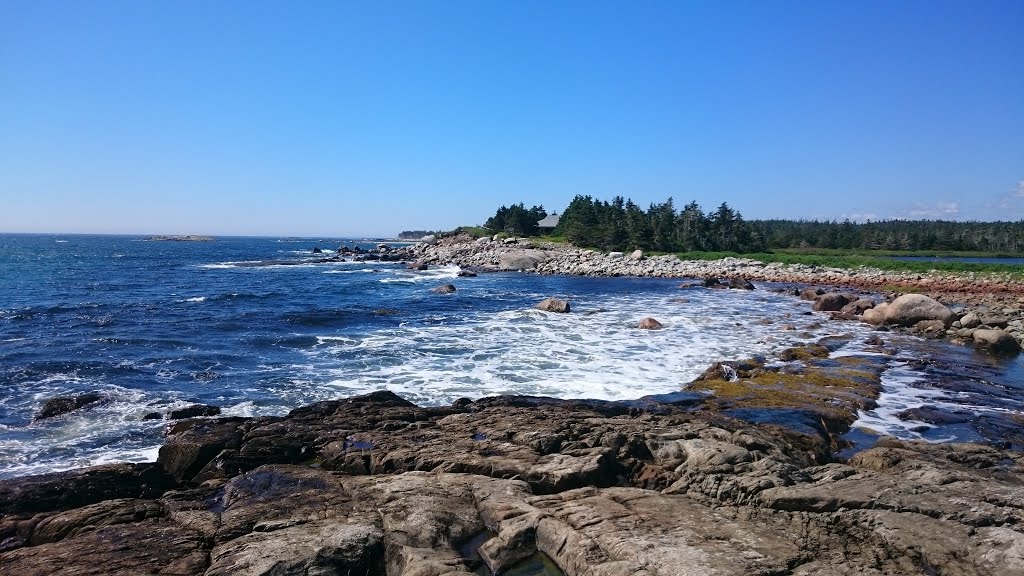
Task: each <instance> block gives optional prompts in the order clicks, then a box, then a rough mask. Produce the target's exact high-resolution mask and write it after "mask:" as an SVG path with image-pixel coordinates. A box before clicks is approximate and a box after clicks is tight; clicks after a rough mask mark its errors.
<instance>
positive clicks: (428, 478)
mask: <svg viewBox="0 0 1024 576" xmlns="http://www.w3.org/2000/svg"><path fill="white" fill-rule="evenodd" d="M467 248H468V250H467ZM535 249H536V248H528V247H526V246H524V245H522V244H520V243H507V244H506V243H493V242H491V243H489V244H487V245H485V244H484V243H479V244H475V243H472V244H471V243H470V242H454V241H453V242H451V243H449V242H448V241H443V242H441V243H439V244H437V245H426V244H424V245H421V246H417V247H415V248H412V249H410V252H411V254H409V255H408V256H409V258H408V259H410V260H416V261H418V262H421V263H424V264H427V265H428V266H429V265H433V264H442V263H443V264H447V263H457V264H459V265H461V266H464V267H466V268H467V269H468V268H469V267H471V266H477V267H481V268H489V267H493V268H506V269H530V268H531V266H528V265H527V264H529V263H530V261H531V260H532V259H534V258H536V262H534V263H533V266H532V268H533V269H534V270H537V271H540V272H546V273H564V270H566V269H570V268H574V267H575V268H576V269H579V272H575V273H578V274H597V275H615V274H616V273H618V274H620V275H627V273H626V271H628V270H636V271H639V273H636V274H634V275H660V274H662V270H664V275H666V276H677V275H678V276H691V277H695V278H715V279H717V278H721V279H724V282H721V283H719V285H732V284H734V285H737V286H739V285H741V284H742V283H741V282H739V281H738V279H739V278H741V277H742V278H745V279H748V280H752V281H763V280H765V279H766V278H764V277H763V276H759V275H758V272H757V270H756V269H757V268H761V269H762V274H766V275H767V274H773V275H774V274H778V275H779V276H777V280H778V281H779V282H787V283H801V284H811V285H813V286H815V287H817V286H827V285H828V284H829V283H828V282H825V281H823V280H821V276H820V275H819V276H818V277H817V278H818V279H807V280H799V279H797V277H796V276H789V277H788V278H783V276H784V275H785V274H789V273H793V274H796V273H797V272H799V270H796V271H794V270H793V269H790V268H787V267H778V266H774V267H772V266H763V265H761V266H757V265H753V264H749V265H748V264H744V263H743V262H742V261H726V262H718V263H680V264H678V265H677V264H676V263H675V262H672V260H671V259H670V258H650V259H633V258H631V257H630V256H629V255H622V256H606V255H594V256H588V258H589V259H590V260H593V262H590V263H581V262H579V261H574V260H573V254H574V253H573V252H572V249H561V250H562V251H565V252H566V253H567V254H568V255H563V254H560V253H556V254H543V255H542V256H540V255H537V254H535V253H533V252H525V251H528V250H535ZM524 252H525V254H524ZM547 252H558V251H556V250H548V251H547ZM456 253H458V255H456V256H453V254H456ZM639 256H640V258H642V255H639ZM541 258H543V261H542V260H541ZM517 259H518V260H517ZM503 260H504V262H503ZM560 262H561V263H560ZM737 262H739V263H738V264H737ZM588 266H589V267H591V268H592V269H591V270H586V269H585V268H586V267H588ZM716 267H717V268H716ZM684 269H685V270H686V271H680V270H684ZM819 272H820V271H819ZM814 273H815V272H814V271H808V274H809V275H811V274H814ZM826 273H827V274H831V273H832V272H826ZM861 274H864V275H870V273H868V272H858V274H857V275H861ZM808 277H810V276H808ZM890 278H891V276H890ZM469 281H472V280H469ZM837 284H838V283H837ZM843 284H845V285H846V286H847V287H848V288H847V289H845V290H843V291H840V292H834V291H828V290H822V292H823V293H822V294H818V290H816V289H813V288H812V289H810V290H809V291H804V290H801V292H804V293H805V297H807V298H809V299H810V298H813V299H814V300H815V307H816V308H817V309H819V310H822V311H826V310H828V309H832V310H834V314H836V315H842V314H850V317H851V318H853V319H857V317H858V316H863V315H864V314H868V315H869V316H870V315H871V313H870V312H868V311H869V310H874V308H865V309H863V310H859V314H858V313H856V312H854V311H849V312H843V311H842V309H843V308H845V307H846V306H849V305H852V304H855V303H856V302H857V301H859V300H860V298H859V296H863V295H864V294H856V295H854V294H851V295H850V297H847V296H844V294H846V293H847V292H852V291H853V289H855V288H863V289H867V288H868V286H867V285H866V284H865V285H859V284H857V283H856V282H845V283H843ZM701 286H703V283H701ZM695 289H703V287H700V288H695ZM790 291H794V290H793V289H792V288H790ZM951 293H952V292H951ZM933 294H934V295H936V296H941V295H940V294H939V293H933ZM794 295H795V294H794ZM840 296H842V298H840ZM853 296H858V298H857V299H856V300H853V299H852V297H853ZM436 297H437V298H445V297H446V296H441V295H438V296H436ZM998 297H999V298H1000V299H1001V300H999V301H1000V302H1004V303H1006V305H1005V306H1004V307H1003V308H1000V309H995V308H994V307H990V308H988V309H981V308H979V306H980V305H982V304H981V303H980V301H979V302H974V303H971V304H970V306H971V307H970V308H969V309H968V308H964V309H958V310H957V311H956V312H955V313H954V312H952V311H950V310H949V309H948V308H945V307H944V306H943V307H942V308H941V309H935V312H936V314H937V316H941V318H935V319H934V320H937V321H938V322H939V323H940V324H941V326H942V334H943V335H947V336H948V335H950V334H948V331H949V330H957V331H958V330H960V329H962V328H958V327H956V326H955V324H954V322H959V323H960V325H961V327H962V326H963V325H964V320H967V321H968V322H967V324H971V325H973V324H974V320H975V319H974V318H970V317H969V316H968V314H969V313H974V314H975V316H976V317H977V318H976V319H977V320H978V321H979V322H980V321H981V319H982V318H985V319H986V320H987V321H989V322H995V320H993V319H992V317H991V315H992V314H1001V315H1003V316H1004V317H1008V318H1006V320H1007V324H1006V326H1007V327H1008V328H1009V327H1010V326H1011V324H1010V322H1012V321H1013V320H1014V319H1015V317H1014V316H1013V314H1014V308H1012V307H1011V306H1010V304H1009V302H1011V299H1012V298H1013V296H1012V295H1011V296H1007V295H1006V294H1004V293H999V294H998ZM945 301H946V302H947V303H950V304H954V303H955V301H952V300H945ZM993 302H994V301H993ZM549 306H552V308H551V309H554V308H556V306H554V303H552V304H549ZM853 308H854V309H855V310H857V307H856V306H854V307H853ZM890 308H893V309H894V310H895V309H900V308H902V307H901V306H897V305H896V304H895V303H894V304H891V305H890ZM570 313H572V312H570ZM950 314H952V316H950ZM882 316H883V321H884V320H885V319H887V318H890V317H891V318H893V319H895V318H896V316H897V314H896V313H895V311H894V312H889V311H888V310H886V312H884V313H883V314H882ZM908 317H912V316H908ZM954 317H955V318H956V320H955V321H954V320H953V318H954ZM913 318H915V319H916V317H913ZM892 325H893V326H897V325H899V324H896V323H892ZM915 325H916V323H915ZM980 325H982V324H979V326H980ZM651 327H655V328H656V326H651ZM975 329H976V327H975ZM1006 333H1007V334H1010V333H1011V332H1006ZM883 336H885V335H883ZM951 337H959V332H955V333H954V334H953V335H951ZM841 345H842V342H840V341H836V340H835V339H824V340H821V341H820V342H818V343H817V344H812V345H809V346H800V347H795V348H788V349H786V350H783V351H781V352H780V353H779V354H778V358H777V359H775V358H773V359H765V358H752V359H749V360H744V361H738V362H719V363H714V364H712V365H711V366H710V367H709V368H708V370H707V371H706V372H705V373H704V374H703V375H702V376H700V377H699V378H697V379H696V380H695V381H694V382H691V383H689V384H687V385H686V386H684V390H682V391H680V392H678V393H674V394H665V395H658V396H650V397H645V398H641V399H639V400H635V401H630V402H605V401H588V400H575V401H574V400H556V399H550V398H539V397H524V396H498V397H490V398H482V399H479V400H476V401H471V400H469V399H462V400H458V401H456V402H454V403H453V404H452V405H450V406H443V407H432V408H423V407H418V406H415V405H413V404H411V403H409V402H407V401H406V400H404V399H402V398H400V397H398V396H396V395H394V394H392V393H390V392H377V393H373V394H369V395H363V396H357V397H352V398H347V399H340V400H331V401H325V402H319V403H316V404H312V405H309V406H305V407H302V408H298V409H295V410H293V411H291V412H290V413H289V414H288V415H286V416H279V417H274V416H263V417H226V418H191V419H185V420H180V421H177V422H172V423H169V424H168V425H167V429H166V433H167V437H166V441H165V444H164V446H163V448H162V449H161V450H160V456H159V460H158V461H157V462H156V463H151V464H134V465H130V464H119V465H111V466H102V467H97V468H91V469H84V470H78V471H71V472H62V473H55V474H47V475H43V476H34V477H24V478H15V479H11V480H5V481H2V482H0V573H4V574H7V573H11V574H24V575H34V574H75V575H79V574H181V575H185V574H188V575H193V574H194V575H200V574H203V575H215V574H254V575H255V574H267V575H270V574H275V575H280V574H303V575H306V574H391V575H397V574H403V575H441V574H462V573H473V572H475V573H478V574H479V573H509V574H544V573H546V574H558V573H565V574H569V575H583V574H600V575H613V574H623V575H625V574H637V575H640V574H651V575H654V574H764V575H769V574H773V575H775V574H799V575H810V574H825V575H830V574H836V575H838V574H879V575H880V574H991V575H1000V574H1020V573H1022V572H1024V532H1022V529H1021V526H1022V520H1024V457H1022V456H1021V453H1020V452H1019V451H1016V450H1010V449H1008V448H1010V447H1011V446H1015V447H1019V446H1020V444H1021V441H1022V438H1021V436H1022V434H1021V431H1020V429H1018V430H1017V431H1016V432H1014V431H1012V430H1009V431H1007V437H1008V438H1009V439H1010V441H1008V442H1006V443H1005V444H999V443H997V444H990V445H982V444H963V443H960V444H930V443H925V442H910V441H900V440H896V439H893V438H881V439H880V440H879V441H878V442H877V443H876V444H875V445H874V446H873V447H871V448H869V449H866V450H861V451H860V452H857V453H856V454H854V455H853V456H852V457H850V458H848V459H847V458H839V457H838V456H837V454H838V453H839V452H840V451H841V450H843V449H844V448H846V447H847V446H848V442H847V441H846V440H845V439H844V434H845V433H846V432H847V431H848V430H849V428H850V426H851V424H853V422H854V421H855V420H856V418H857V415H858V413H859V412H860V411H862V410H867V409H871V408H872V407H874V406H875V405H876V404H877V402H878V400H879V397H880V394H881V392H882V384H881V374H882V372H883V370H884V363H885V358H886V348H887V344H886V342H885V341H884V340H883V339H878V340H877V341H876V342H873V343H872V344H871V346H873V348H872V353H869V354H855V355H837V354H835V352H836V350H837V349H838V347H839V346H841ZM775 360H781V361H783V363H781V364H780V363H779V362H776V361H775ZM57 417H59V416H57ZM1021 424H1022V425H1024V422H1021Z"/></svg>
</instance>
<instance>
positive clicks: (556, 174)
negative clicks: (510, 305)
mask: <svg viewBox="0 0 1024 576" xmlns="http://www.w3.org/2000/svg"><path fill="white" fill-rule="evenodd" d="M577 194H590V195H593V196H596V197H598V198H604V199H610V198H611V197H612V196H614V195H623V196H626V197H631V198H633V200H634V201H636V202H637V203H638V204H640V205H642V206H646V205H647V204H649V203H651V202H661V201H663V200H664V199H666V198H668V197H670V196H671V197H673V198H674V199H675V201H676V204H677V206H681V205H682V204H683V203H686V202H688V201H690V200H696V201H697V202H698V203H700V204H701V205H702V206H703V207H704V209H705V210H711V209H713V208H714V207H715V206H717V205H718V204H719V203H721V202H723V201H725V202H728V203H729V204H730V205H731V206H733V207H734V208H737V209H739V210H740V211H741V212H742V213H743V214H744V216H745V217H747V218H838V219H841V218H844V217H851V218H854V219H864V218H872V219H881V218H893V217H901V218H947V219H962V220H964V219H980V220H991V219H1001V220H1019V219H1022V218H1024V2H1020V1H1019V0H1013V1H1008V2H1002V1H985V2H969V1H962V2H949V1H943V0H929V1H922V2H918V1H904V0H901V1H896V2H894V1H871V0H868V1H857V2H852V1H851V2H837V1H824V2H823V1H813V2H812V1H807V2H802V1H793V2H778V1H741V2H732V1H714V2H682V1H674V2H596V1H586V2H553V1H518V2H490V1H478V0H474V1H457V0H446V1H434V0H422V1H417V2H384V1H381V2H342V1H331V2H312V1H304V2H254V1H239V2H229V1H216V2H209V1H202V2H190V1H174V2H158V1H152V2H134V1H120V2H114V1H99V0H81V1H64V2H54V1H47V0H28V1H22V0H6V1H5V2H2V3H0V232H99V233H122V232H123V233H210V234H245V235H250V234H251V235H263V234H267V235H278V234H280V235H313V236H317V235H323V236H327V235H331V236H338V235H391V234H394V233H396V232H398V231H399V230H402V229H409V228H428V229H438V228H441V229H444V228H452V227H454V226H457V225H460V224H474V223H480V222H482V221H483V220H485V219H486V218H487V217H488V216H489V215H491V214H493V212H494V210H495V209H496V208H497V207H498V205H500V204H508V203H514V202H524V203H526V204H527V205H532V204H543V205H544V206H545V207H546V208H548V209H549V210H551V209H555V210H559V211H560V210H561V209H562V208H564V206H565V205H566V204H567V203H568V202H569V200H571V199H572V198H573V197H574V196H575V195H577Z"/></svg>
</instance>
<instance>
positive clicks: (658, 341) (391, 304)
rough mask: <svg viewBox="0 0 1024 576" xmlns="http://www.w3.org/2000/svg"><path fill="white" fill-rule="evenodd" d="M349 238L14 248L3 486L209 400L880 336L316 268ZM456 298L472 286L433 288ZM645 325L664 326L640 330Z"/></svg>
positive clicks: (545, 379) (583, 370)
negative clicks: (88, 395) (80, 405)
mask: <svg viewBox="0 0 1024 576" xmlns="http://www.w3.org/2000/svg"><path fill="white" fill-rule="evenodd" d="M342 242H344V243H346V244H347V245H349V246H355V245H357V244H359V243H358V242H354V241H348V240H344V241H343V240H338V239H333V240H329V241H320V240H316V239H298V240H282V239H276V238H219V239H217V240H215V241H212V242H147V241H142V240H141V239H140V238H138V237H128V236H124V237H121V236H70V235H64V236H59V235H0V477H8V476H15V475H22V474H29V473H37V472H44V471H51V470H59V469H66V468H72V467H77V466H85V465H91V464H97V463H104V462H113V461H145V460H152V459H154V458H155V456H156V450H157V448H158V447H159V445H160V444H161V443H162V436H161V433H162V429H163V426H164V425H165V422H166V421H165V420H163V421H162V420H144V419H143V417H144V416H146V415H147V414H150V413H153V412H156V413H159V414H161V415H165V414H167V413H168V412H169V411H170V410H172V409H175V408H180V407H183V406H186V405H189V404H191V403H196V402H198V403H204V404H212V405H215V406H218V407H220V408H221V409H222V410H223V413H224V414H226V415H242V416H245V415H263V414H284V413H286V412H287V411H288V410H290V409H292V408H295V407H298V406H301V405H304V404H308V403H310V402H313V401H317V400H322V399H328V398H339V397H345V396H349V395H352V394H359V393H365V392H369V391H373V390H380V389H388V390H392V391H394V392H396V393H398V394H400V395H402V396H403V397H405V398H408V399H409V400H411V401H413V402H416V403H419V404H423V405H439V404H447V403H450V402H452V401H453V400H455V399H457V398H459V397H470V398H477V397H481V396H485V395H490V394H499V393H518V394H543V395H550V396H557V397H563V398H583V397H587V398H604V399H615V400H618V399H632V398H638V397H640V396H643V395H646V394H662V393H669V392H675V391H678V390H680V389H681V388H682V387H684V386H685V385H686V384H687V383H688V382H690V381H691V380H692V379H693V378H694V377H695V376H697V375H698V374H700V373H701V372H702V371H703V370H704V369H705V368H706V367H707V366H708V365H709V364H710V363H711V362H713V361H716V360H721V359H738V358H745V357H749V356H751V355H755V354H762V355H763V354H767V355H770V354H772V353H774V352H777V351H779V350H781V349H783V348H785V347H788V346H793V345H797V344H802V343H807V342H811V341H814V340H816V339H817V338H820V337H822V336H826V335H836V334H840V335H842V334H846V335H849V336H850V337H851V341H852V342H859V341H862V340H863V337H864V336H866V335H867V334H868V332H869V329H868V328H867V327H866V326H863V325H860V324H857V323H851V322H831V321H829V320H827V319H826V318H825V317H823V316H820V315H816V316H813V317H812V316H805V315H804V314H803V312H804V311H805V310H806V309H808V306H809V304H807V303H806V302H800V301H797V300H795V299H793V298H791V297H786V296H781V295H779V294H774V293H771V292H767V291H761V290H759V291H755V292H746V291H712V290H680V289H679V288H678V285H679V281H678V280H659V279H629V278H615V279H611V278H576V277H559V276H535V275H523V274H514V273H507V274H486V275H481V276H480V277H478V278H457V277H456V273H457V272H458V269H457V268H454V267H440V268H434V269H431V270H427V271H424V272H412V271H409V270H406V269H405V266H404V265H402V264H399V263H379V262H351V261H348V262H317V261H316V260H317V259H320V258H322V257H324V256H327V257H333V256H335V254H334V252H333V249H335V248H337V247H338V246H339V244H341V243H342ZM315 246H316V247H320V248H322V249H324V254H323V255H322V256H321V255H315V254H312V253H311V249H312V248H313V247H315ZM361 246H362V247H364V248H367V247H372V246H373V244H368V243H364V244H361ZM443 283H453V284H455V285H456V287H457V289H458V291H457V292H456V293H455V294H450V295H441V294H436V293H434V292H432V291H431V289H432V288H434V287H436V286H438V285H440V284H443ZM548 296H559V297H563V298H568V299H570V300H571V302H572V305H573V313H571V314H568V315H558V314H549V313H544V312H540V311H537V310H534V309H533V308H532V307H533V305H534V304H535V303H536V302H538V301H540V300H541V299H543V298H546V297H548ZM645 316H654V317H656V318H657V319H658V320H660V321H662V322H663V323H664V324H665V326H666V328H665V329H664V330H659V331H642V330H637V329H636V323H637V322H638V321H639V320H640V319H641V318H643V317H645ZM762 320H763V321H762ZM774 322H786V323H791V324H794V325H795V326H796V327H797V330H793V331H785V332H784V331H781V330H779V329H778V327H777V326H778V325H777V324H774ZM850 352H857V350H851V351H850ZM1015 371H1017V372H1015ZM904 372H906V370H904ZM1019 373H1020V367H1019V366H1018V365H1017V364H1013V363H1012V362H1010V363H1006V362H1002V363H997V364H996V365H994V366H993V367H992V368H991V374H988V373H986V374H985V375H984V378H985V379H986V380H985V382H989V381H993V382H995V384H994V385H999V386H1002V387H1003V388H1006V389H1008V390H1011V391H1012V387H1013V386H1014V385H1015V384H1014V383H1013V381H1014V380H1015V379H1019V378H1018V376H1017V374H1019ZM901 374H902V373H901ZM914 374H917V373H914V372H913V370H912V369H911V378H910V380H913V377H914ZM900 378H903V379H904V380H907V379H908V378H907V377H905V375H903V376H900ZM926 380H927V378H924V377H922V381H926ZM1006 380H1010V382H1009V384H1007V383H1006V382H1005V381H1006ZM893 382H894V385H895V386H897V387H899V386H902V385H901V384H899V379H898V378H897V379H894V380H893ZM1007 386H1009V387H1010V388H1007ZM983 387H984V386H983V385H982V384H979V389H981V388H983ZM1022 388H1024V385H1022ZM82 392H99V393H100V394H101V395H102V396H103V398H104V399H103V401H102V402H100V403H98V404H96V405H93V406H90V407H88V408H86V409H83V410H81V411H78V412H75V413H72V414H69V415H66V416H62V417H58V418H54V419H50V420H42V421H34V420H33V416H34V415H35V414H36V413H37V412H38V410H39V409H40V407H41V406H42V404H43V402H44V401H45V400H46V399H47V398H50V397H54V396H58V395H69V394H79V393H82ZM904 396H906V395H904ZM956 396H957V393H953V392H951V393H950V397H951V398H953V399H954V400H953V401H955V397H956ZM1007 397H1010V394H1007ZM901 398H903V397H901ZM1007 401H1009V400H1007ZM913 402H916V400H915V399H914V398H913V396H912V395H911V396H910V403H911V404H913ZM1000 402H1002V401H1000ZM997 404H998V405H997V406H995V407H993V408H992V410H994V411H998V410H1003V409H1004V408H1005V403H997ZM890 420H891V418H889V417H888V415H886V414H882V417H881V418H880V419H878V421H877V422H876V423H875V424H876V426H877V427H878V428H885V426H886V423H887V422H889V421H890ZM888 431H890V432H892V433H898V434H907V435H911V436H913V435H914V434H917V432H913V431H909V430H907V427H906V426H903V427H898V426H897V427H895V428H893V429H892V430H888Z"/></svg>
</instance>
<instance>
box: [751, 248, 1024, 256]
mask: <svg viewBox="0 0 1024 576" xmlns="http://www.w3.org/2000/svg"><path fill="white" fill-rule="evenodd" d="M770 252H771V253H773V254H795V255H810V256H868V257H880V256H881V257H885V256H918V257H924V258H1024V254H1012V253H1003V252H972V251H965V250H864V249H853V248H773V249H772V250H771V251H770Z"/></svg>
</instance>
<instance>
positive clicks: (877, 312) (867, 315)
mask: <svg viewBox="0 0 1024 576" xmlns="http://www.w3.org/2000/svg"><path fill="white" fill-rule="evenodd" d="M888 307H889V303H888V302H883V303H881V304H879V305H877V306H875V307H874V308H869V309H867V310H865V311H864V313H863V314H862V315H861V317H860V319H861V322H866V323H868V324H873V325H875V326H881V325H882V324H885V310H886V308H888Z"/></svg>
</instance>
